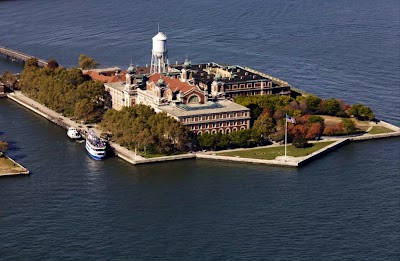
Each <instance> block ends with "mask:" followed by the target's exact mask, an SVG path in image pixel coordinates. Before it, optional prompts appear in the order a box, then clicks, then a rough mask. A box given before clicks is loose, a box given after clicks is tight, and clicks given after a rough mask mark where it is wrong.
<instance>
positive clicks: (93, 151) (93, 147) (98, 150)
mask: <svg viewBox="0 0 400 261" xmlns="http://www.w3.org/2000/svg"><path fill="white" fill-rule="evenodd" d="M106 145H107V144H106V142H105V141H104V140H102V139H100V138H99V137H97V136H96V135H95V134H94V133H93V132H90V133H89V135H88V136H87V138H86V146H85V147H86V151H87V152H88V153H89V155H90V157H92V158H93V159H95V160H101V159H103V158H104V157H105V156H106Z"/></svg>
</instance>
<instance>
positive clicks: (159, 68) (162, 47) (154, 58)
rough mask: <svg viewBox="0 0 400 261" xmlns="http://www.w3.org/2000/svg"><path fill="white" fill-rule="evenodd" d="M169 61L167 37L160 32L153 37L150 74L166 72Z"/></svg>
mask: <svg viewBox="0 0 400 261" xmlns="http://www.w3.org/2000/svg"><path fill="white" fill-rule="evenodd" d="M167 60H168V50H167V36H165V34H164V33H162V32H158V34H157V35H156V36H154V37H153V50H152V54H151V67H150V73H164V72H166V68H167Z"/></svg>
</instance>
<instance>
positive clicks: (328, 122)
mask: <svg viewBox="0 0 400 261" xmlns="http://www.w3.org/2000/svg"><path fill="white" fill-rule="evenodd" d="M319 116H321V117H322V118H324V119H325V127H328V126H330V127H334V126H337V124H338V123H340V122H342V119H343V118H340V117H335V116H327V115H319ZM351 119H352V120H353V121H354V123H355V125H356V128H357V129H358V130H359V131H367V130H368V129H369V127H370V122H369V121H359V120H357V119H355V118H351Z"/></svg>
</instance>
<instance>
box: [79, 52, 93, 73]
mask: <svg viewBox="0 0 400 261" xmlns="http://www.w3.org/2000/svg"><path fill="white" fill-rule="evenodd" d="M78 61H79V67H80V68H82V69H83V70H88V69H93V68H95V67H96V65H97V63H96V61H95V60H94V59H93V58H91V57H89V56H87V55H86V54H81V55H79V59H78Z"/></svg>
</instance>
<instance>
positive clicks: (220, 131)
mask: <svg viewBox="0 0 400 261" xmlns="http://www.w3.org/2000/svg"><path fill="white" fill-rule="evenodd" d="M245 129H246V127H244V126H242V127H240V128H239V129H238V128H236V127H233V128H232V129H230V128H227V129H225V131H224V130H223V129H219V130H216V129H212V130H211V131H210V130H205V131H198V132H197V135H201V134H203V133H212V134H215V133H217V132H219V133H222V134H224V133H226V134H229V133H231V132H232V131H237V130H245Z"/></svg>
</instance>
